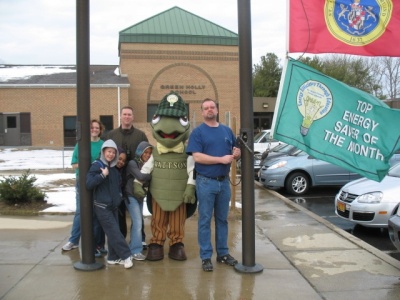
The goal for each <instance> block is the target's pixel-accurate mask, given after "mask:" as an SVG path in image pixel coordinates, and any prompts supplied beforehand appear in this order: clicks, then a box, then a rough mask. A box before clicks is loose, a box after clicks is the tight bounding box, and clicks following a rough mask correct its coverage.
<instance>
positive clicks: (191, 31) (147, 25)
mask: <svg viewBox="0 0 400 300" xmlns="http://www.w3.org/2000/svg"><path fill="white" fill-rule="evenodd" d="M121 43H151V44H193V45H223V46H237V45H239V39H238V35H237V34H236V33H234V32H232V31H230V30H228V29H225V28H223V27H221V26H218V25H216V24H214V23H212V22H210V21H207V20H205V19H203V18H201V17H199V16H196V15H194V14H192V13H190V12H188V11H186V10H184V9H181V8H179V7H177V6H174V7H172V8H170V9H168V10H166V11H164V12H161V13H159V14H157V15H155V16H153V17H151V18H148V19H146V20H144V21H142V22H139V23H137V24H135V25H132V26H131V27H128V28H126V29H124V30H121V31H120V32H119V46H120V45H121ZM119 48H120V47H119Z"/></svg>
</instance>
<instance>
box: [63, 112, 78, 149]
mask: <svg viewBox="0 0 400 300" xmlns="http://www.w3.org/2000/svg"><path fill="white" fill-rule="evenodd" d="M75 144H76V116H65V117H64V147H73V146H75Z"/></svg>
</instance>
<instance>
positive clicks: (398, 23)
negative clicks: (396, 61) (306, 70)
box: [288, 0, 400, 57]
mask: <svg viewBox="0 0 400 300" xmlns="http://www.w3.org/2000/svg"><path fill="white" fill-rule="evenodd" d="M289 5H290V6H289V14H290V16H289V49H288V50H289V52H291V53H292V52H302V53H345V54H356V55H366V56H395V57H399V56H400V47H399V45H400V31H399V28H400V1H398V0H397V1H393V0H349V1H344V0H325V1H322V0H290V1H289Z"/></svg>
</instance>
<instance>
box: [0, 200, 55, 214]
mask: <svg viewBox="0 0 400 300" xmlns="http://www.w3.org/2000/svg"><path fill="white" fill-rule="evenodd" d="M51 206H53V205H52V204H48V203H47V202H46V201H33V202H31V203H21V204H15V205H10V204H7V203H5V202H4V201H0V215H3V216H38V215H39V214H40V212H41V211H42V210H44V209H46V208H48V207H51Z"/></svg>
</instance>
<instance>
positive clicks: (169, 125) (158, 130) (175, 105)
mask: <svg viewBox="0 0 400 300" xmlns="http://www.w3.org/2000/svg"><path fill="white" fill-rule="evenodd" d="M151 127H152V128H153V137H154V138H155V139H156V140H157V142H158V143H160V144H162V145H163V146H165V147H167V148H172V147H174V146H176V145H178V144H179V143H181V142H182V143H184V142H185V141H186V140H187V139H188V138H189V128H190V124H189V119H188V113H187V109H186V105H185V102H183V99H182V97H181V96H180V95H179V94H177V93H174V92H172V93H169V94H167V95H165V96H164V98H163V99H162V100H161V102H160V104H159V105H158V107H157V110H156V113H155V114H154V116H153V119H152V120H151Z"/></svg>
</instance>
